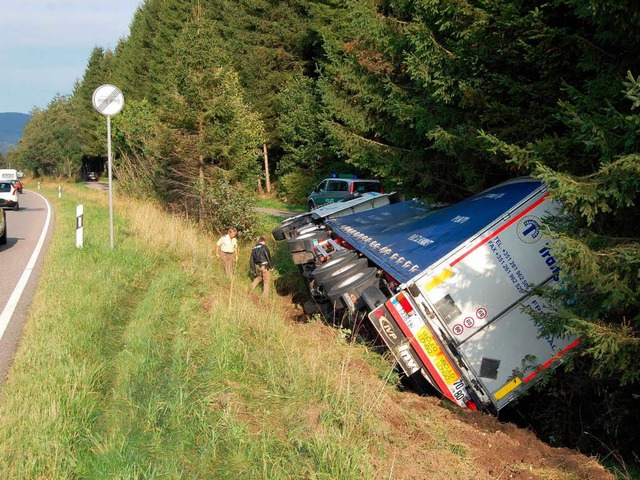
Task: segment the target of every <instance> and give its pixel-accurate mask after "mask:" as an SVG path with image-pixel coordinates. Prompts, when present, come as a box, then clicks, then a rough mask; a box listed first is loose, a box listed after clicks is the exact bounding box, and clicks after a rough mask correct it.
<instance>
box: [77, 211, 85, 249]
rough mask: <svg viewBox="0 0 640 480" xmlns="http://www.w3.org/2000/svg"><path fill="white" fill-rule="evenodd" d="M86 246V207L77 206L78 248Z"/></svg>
mask: <svg viewBox="0 0 640 480" xmlns="http://www.w3.org/2000/svg"><path fill="white" fill-rule="evenodd" d="M83 245H84V205H78V206H76V247H78V248H82V246H83Z"/></svg>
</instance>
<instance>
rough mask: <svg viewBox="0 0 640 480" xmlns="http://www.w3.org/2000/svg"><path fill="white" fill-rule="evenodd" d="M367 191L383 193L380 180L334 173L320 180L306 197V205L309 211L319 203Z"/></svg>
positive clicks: (338, 199) (334, 200)
mask: <svg viewBox="0 0 640 480" xmlns="http://www.w3.org/2000/svg"><path fill="white" fill-rule="evenodd" d="M367 192H377V193H384V190H383V189H382V184H381V183H380V180H370V179H360V178H358V177H357V176H356V175H334V176H332V177H331V178H325V179H324V180H322V182H320V183H319V184H318V186H317V187H316V188H315V189H314V190H313V192H311V194H310V195H309V197H307V207H308V208H309V211H311V210H314V209H316V208H318V207H319V206H320V205H325V204H327V203H333V202H338V201H340V200H343V199H344V198H346V197H349V196H355V195H358V194H363V193H367Z"/></svg>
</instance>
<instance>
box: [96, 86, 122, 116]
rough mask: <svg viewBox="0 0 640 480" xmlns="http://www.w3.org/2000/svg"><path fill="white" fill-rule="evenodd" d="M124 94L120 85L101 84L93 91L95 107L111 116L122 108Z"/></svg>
mask: <svg viewBox="0 0 640 480" xmlns="http://www.w3.org/2000/svg"><path fill="white" fill-rule="evenodd" d="M123 105H124V96H123V95H122V92H121V91H120V90H119V89H118V87H114V86H113V85H109V84H106V85H100V86H99V87H98V88H96V89H95V91H94V92H93V108H95V109H96V110H97V111H98V112H100V113H101V114H102V115H104V116H107V117H108V116H111V115H115V114H116V113H118V112H119V111H120V110H122V106H123Z"/></svg>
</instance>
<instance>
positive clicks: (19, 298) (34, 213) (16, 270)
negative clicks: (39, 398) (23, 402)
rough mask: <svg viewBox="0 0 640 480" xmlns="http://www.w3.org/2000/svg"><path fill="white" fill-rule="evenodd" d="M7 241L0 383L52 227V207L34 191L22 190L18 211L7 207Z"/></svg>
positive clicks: (0, 289)
mask: <svg viewBox="0 0 640 480" xmlns="http://www.w3.org/2000/svg"><path fill="white" fill-rule="evenodd" d="M6 214H7V244H6V245H0V386H1V385H3V384H4V380H5V378H6V376H7V373H8V371H9V368H10V366H11V362H12V359H13V356H14V355H15V352H16V350H17V348H18V344H19V342H20V337H21V335H22V328H23V326H24V322H25V320H26V318H27V313H28V309H29V305H30V304H31V300H32V299H33V295H34V294H35V290H36V285H37V281H38V277H39V273H40V269H41V267H42V261H43V257H44V254H45V251H46V249H47V247H48V245H49V241H50V237H51V232H52V230H53V210H52V209H51V206H50V205H49V203H48V202H47V201H46V200H45V199H44V197H42V196H40V195H39V194H38V193H37V191H34V190H26V189H25V190H24V193H22V194H21V195H20V210H18V211H14V210H6Z"/></svg>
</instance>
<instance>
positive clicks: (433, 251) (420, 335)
mask: <svg viewBox="0 0 640 480" xmlns="http://www.w3.org/2000/svg"><path fill="white" fill-rule="evenodd" d="M391 198H392V199H394V200H393V201H386V200H379V204H376V205H374V204H372V203H370V204H369V206H368V207H367V206H364V207H362V208H361V209H360V210H358V211H348V212H346V213H345V211H344V210H343V209H341V208H340V207H335V206H334V207H333V208H334V209H336V208H337V210H335V211H332V212H330V211H325V212H323V211H322V209H319V210H318V212H317V213H316V216H315V217H314V219H313V220H309V218H310V217H305V216H302V217H303V218H307V220H304V221H305V222H307V223H302V224H301V222H302V220H301V219H300V217H299V218H298V219H297V220H293V221H289V223H287V221H285V222H284V223H283V225H281V226H280V227H278V228H277V229H275V230H274V231H273V233H274V238H276V240H286V242H287V245H288V248H289V250H290V252H291V255H292V258H293V260H294V263H296V264H298V265H299V267H300V271H301V274H302V275H303V276H304V277H305V279H306V280H307V284H308V286H309V290H310V293H311V298H312V301H311V302H310V303H311V304H313V305H317V306H319V307H320V310H321V311H323V312H325V313H327V314H334V315H335V314H336V312H343V313H344V312H346V313H347V314H348V315H356V316H358V315H359V316H360V317H361V318H366V319H368V321H369V322H370V324H371V326H372V327H373V328H374V329H375V330H374V331H375V332H377V334H378V339H379V340H381V341H382V342H384V344H385V346H386V347H387V348H388V349H389V350H390V351H391V352H392V353H393V355H394V357H395V358H396V360H397V362H398V365H399V366H400V367H401V369H402V371H403V372H404V374H405V375H406V377H407V378H409V379H412V380H414V385H416V386H419V385H425V386H427V389H435V390H436V391H438V392H440V393H441V394H442V395H443V396H445V397H446V398H448V399H449V400H451V401H452V402H454V403H456V404H457V405H459V406H461V407H465V408H472V409H475V408H479V409H481V410H485V411H490V412H493V413H496V412H497V411H499V410H500V409H501V408H503V407H504V406H506V405H507V404H508V403H509V402H510V401H512V400H513V399H514V398H516V396H517V395H519V394H521V393H522V392H523V391H525V390H526V389H528V388H529V387H530V386H531V385H532V384H534V383H535V381H536V380H537V379H538V378H539V377H540V374H541V373H542V372H543V371H545V370H546V369H548V368H553V367H555V366H557V365H558V364H559V363H560V359H561V358H562V356H563V355H565V354H566V353H567V352H569V351H571V350H572V349H574V348H575V347H577V346H578V344H579V340H578V339H576V338H570V337H552V336H549V335H544V334H542V333H541V329H540V328H539V326H538V325H537V324H536V323H535V322H534V321H533V319H532V317H531V312H532V311H539V312H545V311H548V310H549V309H550V308H552V307H551V306H550V305H548V304H547V303H546V301H545V300H544V299H543V298H541V297H539V296H537V295H535V294H533V293H532V289H533V287H536V286H540V285H548V286H551V287H554V286H556V285H557V284H558V282H559V278H558V272H559V268H560V267H559V265H558V264H557V262H556V260H555V259H554V258H553V256H552V254H551V251H550V249H549V246H550V238H549V237H548V236H547V235H545V232H544V228H543V221H544V219H545V217H546V216H548V215H552V214H556V213H558V211H559V207H558V205H557V204H556V203H555V202H553V201H552V200H551V199H550V197H549V195H548V193H547V191H546V188H545V186H544V185H543V184H542V183H541V182H539V181H537V180H534V179H531V178H528V177H526V178H521V179H516V180H512V181H509V182H506V183H503V184H500V185H498V186H496V187H493V188H491V189H489V190H487V191H485V192H482V193H480V194H478V195H475V196H473V197H471V198H468V199H466V200H464V201H462V202H460V203H457V204H454V205H450V206H446V207H442V208H432V207H429V206H425V205H424V204H422V203H421V202H419V201H416V200H410V201H401V199H398V198H397V197H393V196H392V197H391ZM323 208H324V207H323ZM308 220H309V221H308ZM296 222H298V224H299V227H300V228H298V229H296V228H292V227H291V224H292V223H293V224H295V223H296ZM283 230H286V231H287V235H286V236H285V235H283V233H282V231H283Z"/></svg>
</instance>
